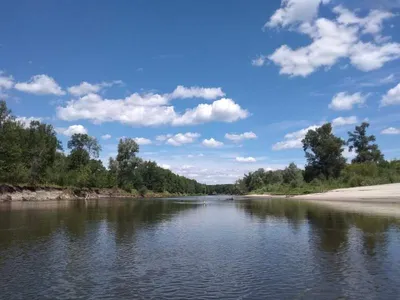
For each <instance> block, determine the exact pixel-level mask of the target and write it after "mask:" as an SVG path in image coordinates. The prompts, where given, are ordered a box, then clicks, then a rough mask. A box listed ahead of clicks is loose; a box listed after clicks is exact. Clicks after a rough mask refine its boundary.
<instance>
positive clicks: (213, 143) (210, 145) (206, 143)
mask: <svg viewBox="0 0 400 300" xmlns="http://www.w3.org/2000/svg"><path fill="white" fill-rule="evenodd" d="M202 144H203V146H205V147H208V148H220V147H222V146H223V145H224V143H222V142H220V141H217V140H215V139H214V138H211V139H208V140H207V139H205V140H204V141H203V142H202Z"/></svg>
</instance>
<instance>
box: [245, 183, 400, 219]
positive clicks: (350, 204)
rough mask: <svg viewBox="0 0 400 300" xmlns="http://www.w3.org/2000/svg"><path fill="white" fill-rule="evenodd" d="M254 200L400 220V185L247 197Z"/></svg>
mask: <svg viewBox="0 0 400 300" xmlns="http://www.w3.org/2000/svg"><path fill="white" fill-rule="evenodd" d="M246 198H252V199H260V200H263V199H285V200H288V201H296V200H297V201H302V202H303V201H304V202H307V203H313V204H317V205H322V206H325V207H329V208H332V209H337V210H341V211H350V212H356V213H363V214H371V215H379V216H386V217H389V216H390V217H396V218H400V184H399V183H394V184H385V185H375V186H364V187H356V188H346V189H336V190H332V191H328V192H325V193H316V194H309V195H298V196H282V195H278V196H274V195H269V194H267V195H247V196H246Z"/></svg>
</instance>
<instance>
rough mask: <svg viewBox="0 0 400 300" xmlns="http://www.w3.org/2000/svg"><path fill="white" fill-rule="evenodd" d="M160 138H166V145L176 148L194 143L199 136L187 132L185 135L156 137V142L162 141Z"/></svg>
mask: <svg viewBox="0 0 400 300" xmlns="http://www.w3.org/2000/svg"><path fill="white" fill-rule="evenodd" d="M168 136H169V137H168ZM160 137H162V138H164V137H166V138H167V140H166V144H168V145H171V146H176V147H178V146H182V145H185V144H191V143H194V142H195V141H196V140H197V139H198V138H199V137H200V134H199V133H193V132H187V133H178V134H175V135H167V136H158V137H157V138H159V139H158V141H161V140H162V139H161V138H160Z"/></svg>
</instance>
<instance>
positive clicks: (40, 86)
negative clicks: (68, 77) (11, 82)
mask: <svg viewBox="0 0 400 300" xmlns="http://www.w3.org/2000/svg"><path fill="white" fill-rule="evenodd" d="M15 89H17V90H19V91H21V92H25V93H30V94H35V95H56V96H62V95H65V92H64V91H63V90H62V89H61V87H60V86H59V85H58V83H57V82H56V81H55V80H54V79H53V78H52V77H50V76H47V75H44V74H41V75H35V76H33V77H31V79H30V80H29V81H28V82H18V83H16V84H15Z"/></svg>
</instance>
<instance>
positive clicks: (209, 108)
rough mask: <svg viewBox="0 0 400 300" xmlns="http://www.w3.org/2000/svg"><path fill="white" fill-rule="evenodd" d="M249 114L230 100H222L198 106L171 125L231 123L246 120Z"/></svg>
mask: <svg viewBox="0 0 400 300" xmlns="http://www.w3.org/2000/svg"><path fill="white" fill-rule="evenodd" d="M248 115H249V113H248V112H247V110H243V109H242V108H241V107H240V105H239V104H236V103H235V102H234V101H233V100H232V99H227V98H223V99H220V100H217V101H214V102H213V103H212V104H200V105H198V106H197V107H195V108H193V109H188V110H186V112H185V113H184V114H183V115H180V116H177V117H176V118H174V120H173V122H172V125H176V126H180V125H194V124H202V123H208V122H212V121H218V122H226V123H231V122H235V121H238V120H240V119H245V118H247V117H248Z"/></svg>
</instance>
